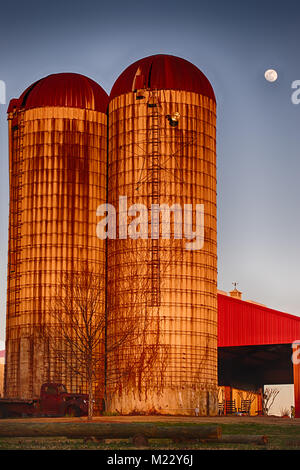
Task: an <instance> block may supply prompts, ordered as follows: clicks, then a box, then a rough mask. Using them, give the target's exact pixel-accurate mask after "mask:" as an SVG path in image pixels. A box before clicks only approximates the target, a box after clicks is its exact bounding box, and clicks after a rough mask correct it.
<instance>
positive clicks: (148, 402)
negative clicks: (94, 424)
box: [106, 388, 218, 416]
mask: <svg viewBox="0 0 300 470" xmlns="http://www.w3.org/2000/svg"><path fill="white" fill-rule="evenodd" d="M197 408H198V409H199V412H198V413H199V416H216V415H217V414H218V392H217V389H210V390H192V389H185V388H184V389H175V388H169V389H164V391H163V392H162V393H160V394H158V393H156V392H148V393H147V394H146V393H145V392H142V393H140V394H139V393H137V392H136V391H133V390H132V391H126V392H124V393H121V394H118V393H116V394H115V395H113V396H112V397H111V398H110V399H109V400H108V403H107V407H106V411H107V412H109V413H118V414H121V415H174V416H176V415H177V416H178V415H181V416H196V414H197V410H196V409H197Z"/></svg>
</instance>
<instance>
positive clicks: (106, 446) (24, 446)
mask: <svg viewBox="0 0 300 470" xmlns="http://www.w3.org/2000/svg"><path fill="white" fill-rule="evenodd" d="M156 424H157V425H166V423H164V422H161V423H156ZM210 424H213V423H210ZM215 424H217V425H218V426H220V427H221V428H222V435H226V434H236V435H239V434H249V435H265V436H267V437H268V443H267V445H253V444H236V443H234V444H229V443H222V442H194V441H193V442H182V443H180V444H175V443H173V442H172V441H171V440H169V439H161V440H159V439H150V440H149V447H147V449H150V450H151V449H152V450H160V449H176V450H180V449H185V450H193V449H195V450H198V449H203V450H217V449H220V450H224V449H227V450H266V449H267V450H299V449H300V423H299V425H297V424H295V425H292V426H286V425H280V424H272V425H270V424H260V423H236V424H235V423H215ZM169 425H170V426H174V427H176V426H178V425H180V426H183V425H184V426H189V425H190V423H184V424H183V423H174V424H173V423H172V424H169ZM199 425H200V426H201V424H199ZM297 441H298V442H297ZM129 449H137V447H134V445H133V444H132V442H131V441H130V440H112V439H110V440H108V439H106V440H104V441H103V442H98V441H96V440H91V439H90V440H89V439H69V438H61V437H57V438H45V437H41V438H38V437H35V438H0V450H129ZM139 449H141V448H139Z"/></svg>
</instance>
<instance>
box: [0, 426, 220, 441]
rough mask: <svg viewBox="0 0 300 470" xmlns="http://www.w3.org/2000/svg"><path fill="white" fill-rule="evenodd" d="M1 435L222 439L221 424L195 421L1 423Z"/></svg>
mask: <svg viewBox="0 0 300 470" xmlns="http://www.w3.org/2000/svg"><path fill="white" fill-rule="evenodd" d="M0 436H1V437H54V436H55V437H57V436H64V437H70V438H85V437H90V436H93V437H96V438H101V439H109V438H110V439H128V438H132V437H134V436H144V437H145V438H154V439H174V438H176V437H180V439H183V440H188V439H210V440H211V439H214V440H219V439H220V438H221V427H220V426H215V425H213V426H211V425H210V426H206V425H201V424H200V425H199V424H191V425H189V426H180V425H178V426H174V425H173V424H172V425H161V426H159V425H156V424H150V423H149V424H147V423H97V422H92V423H90V422H81V423H78V422H77V423H70V422H68V423H53V422H52V423H37V422H35V423H17V422H15V423H12V422H10V423H0Z"/></svg>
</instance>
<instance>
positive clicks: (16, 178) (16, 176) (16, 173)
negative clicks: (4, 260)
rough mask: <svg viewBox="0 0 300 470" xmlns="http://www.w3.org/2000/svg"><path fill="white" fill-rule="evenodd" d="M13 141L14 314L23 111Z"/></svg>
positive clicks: (16, 309)
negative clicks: (14, 145) (14, 144)
mask: <svg viewBox="0 0 300 470" xmlns="http://www.w3.org/2000/svg"><path fill="white" fill-rule="evenodd" d="M14 132H16V134H17V135H16V136H14V139H15V140H14V141H15V142H17V146H16V147H14V155H13V159H14V165H13V185H14V191H13V197H14V202H13V208H14V209H13V211H14V214H13V246H14V280H15V282H14V284H15V285H14V314H15V315H18V314H19V306H20V279H21V273H20V268H21V266H20V257H21V237H22V235H21V225H22V179H23V146H24V141H23V137H24V119H23V112H22V113H20V115H19V119H18V126H17V128H16V130H15V131H14Z"/></svg>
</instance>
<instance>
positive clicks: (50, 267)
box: [5, 73, 108, 398]
mask: <svg viewBox="0 0 300 470" xmlns="http://www.w3.org/2000/svg"><path fill="white" fill-rule="evenodd" d="M107 104H108V96H107V94H106V92H105V91H104V90H103V89H102V88H101V87H100V86H99V85H98V84H97V83H96V82H94V81H93V80H91V79H89V78H87V77H85V76H83V75H80V74H75V73H58V74H52V75H49V76H47V77H45V78H42V79H41V80H38V81H37V82H35V83H34V84H33V85H31V86H30V87H29V88H27V90H25V91H24V93H23V94H22V95H21V96H20V98H18V99H13V100H11V102H10V105H9V108H8V122H9V177H10V209H9V246H8V289H7V322H6V369H5V396H7V397H23V398H31V397H37V396H39V393H40V386H41V384H42V383H43V382H49V381H51V380H52V381H53V380H55V381H61V382H62V383H65V385H66V386H67V387H68V389H69V390H70V391H80V389H81V391H84V389H82V383H81V381H80V378H78V377H77V376H76V375H75V374H72V373H71V372H70V371H67V370H65V367H64V365H63V364H55V363H53V362H52V363H51V360H50V359H49V354H50V352H49V345H48V346H46V342H45V341H44V339H43V334H42V333H43V332H45V331H46V330H47V327H48V326H50V325H51V321H53V320H51V315H49V309H50V308H51V299H52V298H53V296H54V295H56V292H57V288H58V286H59V283H61V282H62V281H61V280H62V278H63V276H64V274H65V273H69V274H70V273H72V272H75V271H76V272H77V273H78V269H81V268H80V266H84V265H85V264H86V263H87V264H88V265H89V267H91V269H92V270H93V271H94V272H95V273H98V274H99V276H104V270H105V246H104V242H101V241H99V239H98V238H97V236H96V232H95V227H96V208H97V206H98V204H99V203H101V202H104V201H105V199H106V154H107V114H106V112H107ZM82 269H84V268H82ZM103 302H104V293H103Z"/></svg>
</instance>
